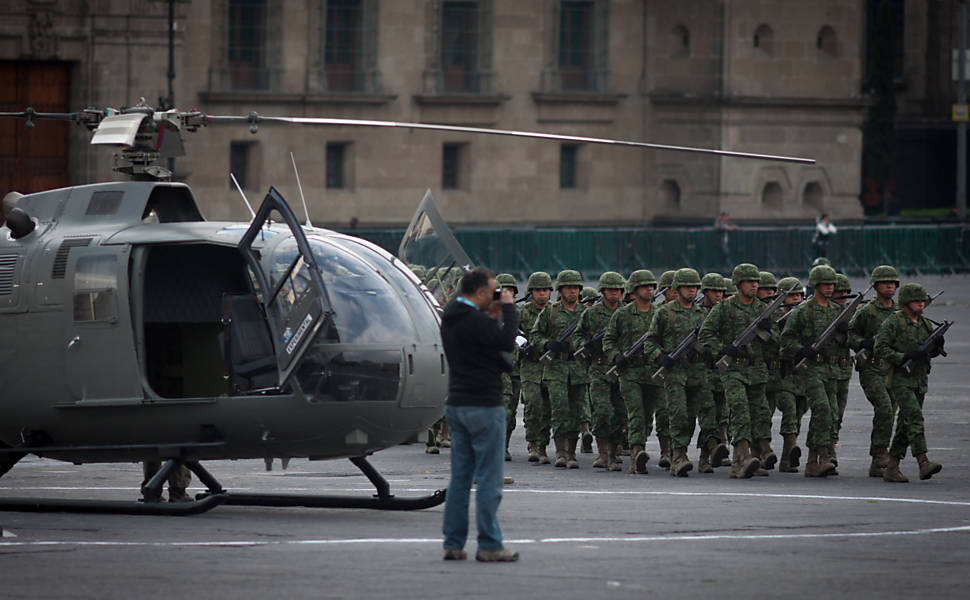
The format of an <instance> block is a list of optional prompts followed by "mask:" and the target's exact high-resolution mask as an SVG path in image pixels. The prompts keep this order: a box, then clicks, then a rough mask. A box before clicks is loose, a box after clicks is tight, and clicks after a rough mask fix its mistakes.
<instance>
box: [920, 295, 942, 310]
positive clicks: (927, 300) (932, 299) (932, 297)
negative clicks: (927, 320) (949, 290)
mask: <svg viewBox="0 0 970 600" xmlns="http://www.w3.org/2000/svg"><path fill="white" fill-rule="evenodd" d="M942 293H943V290H940V291H939V292H937V293H936V295H934V296H930V297H929V298H927V299H926V304H924V305H923V310H926V307H927V306H929V305H930V304H933V301H934V300H936V299H937V298H939V297H940V294H942Z"/></svg>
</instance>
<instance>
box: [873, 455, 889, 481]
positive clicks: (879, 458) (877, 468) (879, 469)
mask: <svg viewBox="0 0 970 600" xmlns="http://www.w3.org/2000/svg"><path fill="white" fill-rule="evenodd" d="M869 453H870V454H872V462H871V463H869V477H882V476H883V473H885V472H886V467H887V466H888V465H889V450H887V449H886V448H873V449H872V450H870V452H869Z"/></svg>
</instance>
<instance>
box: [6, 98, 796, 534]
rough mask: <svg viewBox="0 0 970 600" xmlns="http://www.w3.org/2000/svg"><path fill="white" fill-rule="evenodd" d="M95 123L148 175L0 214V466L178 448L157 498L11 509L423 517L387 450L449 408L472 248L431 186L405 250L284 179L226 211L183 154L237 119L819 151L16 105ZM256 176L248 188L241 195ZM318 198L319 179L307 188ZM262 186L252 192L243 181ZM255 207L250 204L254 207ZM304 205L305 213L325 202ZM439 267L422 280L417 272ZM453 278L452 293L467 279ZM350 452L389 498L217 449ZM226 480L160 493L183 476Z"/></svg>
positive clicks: (121, 161) (13, 202)
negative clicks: (315, 490)
mask: <svg viewBox="0 0 970 600" xmlns="http://www.w3.org/2000/svg"><path fill="white" fill-rule="evenodd" d="M0 118H18V119H23V120H25V121H26V125H27V127H31V126H32V125H33V121H34V120H35V119H58V120H68V121H72V122H75V123H77V124H79V125H82V126H85V127H87V128H88V129H89V130H90V131H92V132H93V135H92V138H91V144H92V145H109V146H115V147H118V148H120V151H119V152H118V153H117V154H116V155H115V170H116V171H118V172H121V173H124V174H127V175H129V176H130V177H131V180H130V181H121V182H108V183H95V184H89V185H80V186H74V187H67V188H61V189H54V190H48V191H42V192H38V193H32V194H27V195H23V194H19V193H17V192H10V193H8V194H7V195H6V196H5V197H4V199H3V217H4V223H3V228H2V229H0V381H3V385H4V396H3V398H2V399H0V476H2V475H3V474H5V473H6V472H8V471H9V470H10V469H11V468H13V467H14V466H15V465H16V463H17V462H18V461H19V460H20V459H21V458H23V457H24V456H27V455H29V454H32V455H36V456H38V457H44V458H50V459H55V460H60V461H66V462H71V463H75V464H84V463H91V462H144V461H161V462H162V467H161V469H160V470H159V471H158V472H157V473H156V474H155V475H154V476H153V477H152V478H151V479H150V481H149V482H148V483H147V485H145V486H144V490H143V498H142V499H141V501H114V500H110V501H109V500H84V499H78V500H50V499H41V498H0V510H17V511H73V512H106V513H124V514H168V515H187V514H197V513H200V512H204V511H207V510H210V509H212V508H214V507H216V506H219V505H221V504H230V505H232V504H235V505H261V506H306V507H343V508H373V509H385V510H411V509H421V508H428V507H431V506H435V505H438V504H440V503H441V502H443V501H444V491H443V490H439V491H437V492H435V493H434V494H431V495H429V496H424V497H419V498H398V497H395V496H394V495H393V494H391V492H390V487H389V485H388V483H387V481H386V480H385V479H384V478H383V477H382V476H381V474H380V473H379V472H378V471H377V470H376V469H375V468H374V467H373V466H372V465H371V464H370V463H369V462H368V460H367V456H369V455H371V454H373V453H374V452H377V451H379V450H381V449H384V448H387V447H390V446H394V445H397V444H400V443H403V442H405V441H408V440H409V439H412V438H413V437H414V436H415V435H416V434H418V433H419V432H423V431H425V430H426V429H427V427H428V426H429V425H430V424H432V423H434V422H435V421H436V420H437V419H439V418H440V416H441V414H442V410H443V405H444V402H445V399H446V395H447V378H448V370H447V362H446V359H445V356H444V351H443V348H442V344H441V338H440V334H439V325H440V316H439V313H440V310H441V303H442V302H444V301H445V300H447V298H448V294H449V290H446V289H444V288H445V287H446V286H447V285H448V282H449V281H450V282H451V283H452V284H453V283H454V282H455V280H456V279H457V276H459V275H460V273H461V272H463V270H464V269H467V268H469V267H470V265H471V260H470V259H469V258H468V256H467V254H466V253H465V252H464V250H463V249H462V248H461V246H460V244H459V243H458V242H457V240H456V239H455V238H454V235H453V234H452V233H451V231H450V229H449V228H448V226H447V224H446V223H445V222H444V219H443V218H442V217H441V215H440V213H439V212H438V210H437V208H436V206H435V204H434V199H433V197H432V195H431V193H430V190H429V191H428V193H427V194H426V195H425V197H424V199H423V200H422V202H421V204H420V205H419V207H418V209H417V211H416V212H415V215H414V217H413V218H412V220H411V222H410V224H409V226H408V228H407V230H406V232H405V234H404V237H403V239H402V242H401V244H400V247H399V250H398V255H397V256H395V255H393V254H391V253H390V252H388V251H386V250H384V249H382V248H381V247H379V246H377V245H376V244H373V243H371V242H368V241H366V240H363V239H360V238H357V237H353V236H350V235H345V234H341V233H338V232H335V231H331V230H328V229H322V228H316V227H313V226H312V225H311V224H310V218H309V212H308V211H307V214H306V223H305V224H301V223H300V221H299V219H298V218H297V216H296V214H295V213H294V211H293V210H292V209H291V207H290V205H289V204H288V203H287V201H286V200H285V199H284V198H283V196H282V195H281V194H280V192H279V191H278V190H277V189H276V188H274V187H270V189H269V190H268V192H267V194H266V196H265V198H264V200H263V202H262V204H261V205H260V206H259V207H258V209H256V210H252V208H250V211H251V214H252V219H251V221H249V222H246V223H237V222H212V221H207V220H205V218H204V217H203V215H202V212H201V210H200V209H199V205H198V203H197V201H196V198H195V197H194V195H193V193H192V190H191V189H190V188H189V186H187V185H185V184H183V183H178V182H173V181H170V179H171V176H172V173H171V172H170V171H168V170H167V169H165V168H164V167H162V166H160V165H159V164H157V163H158V161H159V160H160V159H164V158H170V157H173V156H179V155H182V154H184V146H183V142H182V133H183V132H194V131H197V130H199V129H200V128H203V127H207V126H212V125H219V124H244V125H248V126H249V127H250V129H251V131H252V132H253V133H256V132H257V130H258V127H259V126H260V125H261V124H299V125H323V126H326V125H355V126H361V127H405V128H412V129H432V130H447V131H464V132H468V133H481V134H496V135H506V136H524V137H538V138H545V139H555V140H573V141H584V142H590V143H601V144H618V145H627V146H634V147H642V148H654V149H666V150H677V151H686V152H706V153H712V154H719V155H726V156H740V157H744V158H757V159H768V160H784V161H793V162H813V161H812V159H806V158H797V157H784V156H772V155H763V154H750V153H743V152H733V151H727V150H719V149H698V148H689V147H679V146H665V145H658V144H649V143H644V142H625V141H620V140H607V139H599V138H584V137H578V136H563V135H557V134H546V133H534V132H518V131H506V130H493V129H483V128H471V127H460V126H447V125H435V124H425V123H398V122H388V121H361V120H352V119H324V118H307V117H266V116H261V115H258V114H256V113H251V114H249V115H246V116H216V115H207V114H204V113H201V112H199V111H178V110H176V109H170V110H165V111H156V110H154V109H152V108H150V107H146V106H143V105H136V106H134V107H130V108H127V109H121V110H116V109H85V110H82V111H79V112H76V113H38V112H35V111H33V110H32V109H29V108H28V109H27V110H25V111H23V112H19V113H0ZM241 191H242V190H240V192H241ZM301 194H302V188H301ZM243 197H244V199H245V196H243ZM247 205H248V200H247ZM305 206H306V205H305V201H304V208H305ZM414 265H422V266H424V267H425V268H424V275H423V277H421V278H419V277H418V276H417V275H415V273H414V270H412V267H413V266H414ZM450 293H453V290H450ZM272 457H281V458H287V459H288V458H296V457H304V458H309V459H310V460H324V459H342V458H348V459H350V460H351V462H353V464H354V465H356V466H357V467H358V468H359V469H360V470H361V471H362V472H363V473H364V474H365V475H366V476H367V478H368V479H369V480H370V481H371V483H372V484H373V485H374V486H375V488H376V491H377V493H376V495H375V496H374V497H371V498H361V497H346V496H322V495H300V496H295V495H281V494H249V493H237V492H233V491H230V490H226V489H224V488H223V487H222V485H221V484H220V483H219V482H218V480H217V479H216V478H215V477H214V476H213V475H212V474H211V473H209V471H207V470H206V469H205V468H204V467H203V466H202V464H201V463H202V461H211V460H224V459H253V458H263V459H264V460H265V459H271V458H272ZM180 466H185V467H186V468H188V469H189V470H190V471H191V472H192V473H194V474H195V475H196V476H197V477H198V478H199V480H200V481H201V482H202V483H203V484H204V485H205V486H206V488H207V491H206V492H205V493H203V494H199V495H198V496H197V497H196V499H195V500H194V501H190V502H185V503H163V502H160V501H159V499H160V496H161V488H162V485H163V483H164V481H165V479H166V478H167V477H168V476H169V475H170V474H171V473H172V472H173V470H174V469H176V468H178V467H180Z"/></svg>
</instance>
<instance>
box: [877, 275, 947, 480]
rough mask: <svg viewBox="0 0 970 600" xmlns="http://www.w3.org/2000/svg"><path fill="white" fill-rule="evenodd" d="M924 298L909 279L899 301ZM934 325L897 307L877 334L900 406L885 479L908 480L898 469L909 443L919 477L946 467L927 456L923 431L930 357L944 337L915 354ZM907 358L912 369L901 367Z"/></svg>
mask: <svg viewBox="0 0 970 600" xmlns="http://www.w3.org/2000/svg"><path fill="white" fill-rule="evenodd" d="M925 299H926V291H925V290H924V289H923V286H921V285H918V284H915V283H907V284H906V285H904V286H903V287H901V288H900V289H899V305H900V306H901V307H902V308H906V307H908V306H909V305H910V303H911V302H914V301H916V300H924V301H925ZM933 329H934V327H933V325H932V324H930V322H929V321H928V320H927V319H926V317H924V316H922V315H919V316H917V317H916V320H915V321H914V320H913V319H911V318H910V317H909V315H907V314H906V312H905V311H904V310H898V311H896V312H894V313H893V314H892V316H890V317H888V318H887V319H885V320H884V321H883V322H882V325H880V326H879V333H877V334H876V342H875V353H876V356H878V357H879V358H880V359H882V360H884V361H886V362H888V363H889V364H891V365H892V394H893V398H895V399H896V403H897V405H898V406H899V417H898V418H897V420H896V433H895V435H894V436H893V441H892V446H891V447H890V448H889V456H890V462H889V465H888V466H887V467H886V470H885V473H884V474H883V479H885V480H887V481H897V482H905V481H906V478H905V477H904V476H903V475H902V473H900V472H899V461H901V460H902V459H903V458H905V457H906V448H907V447H909V448H910V450H911V452H912V454H913V456H914V457H916V459H917V461H918V462H919V477H920V479H929V478H930V477H932V476H933V475H934V474H936V473H938V472H939V471H940V470H941V469H942V468H943V466H942V465H940V464H938V463H934V462H931V461H930V460H929V459H928V458H927V457H926V436H925V434H924V432H923V399H924V398H925V397H926V383H927V376H928V375H929V372H930V361H929V359H930V358H932V357H934V356H936V355H937V354H939V353H940V352H941V351H942V349H943V345H942V340H941V341H940V343H939V344H938V345H937V346H936V347H935V348H934V349H933V350H931V351H930V352H929V354H928V355H926V354H923V355H921V356H916V355H914V351H916V350H917V347H918V346H919V345H920V344H921V343H922V342H923V340H925V339H926V338H927V337H929V335H930V334H931V333H932V332H933ZM908 359H913V360H914V365H913V370H912V373H906V371H904V370H903V369H902V365H903V363H905V362H906V361H907V360H908Z"/></svg>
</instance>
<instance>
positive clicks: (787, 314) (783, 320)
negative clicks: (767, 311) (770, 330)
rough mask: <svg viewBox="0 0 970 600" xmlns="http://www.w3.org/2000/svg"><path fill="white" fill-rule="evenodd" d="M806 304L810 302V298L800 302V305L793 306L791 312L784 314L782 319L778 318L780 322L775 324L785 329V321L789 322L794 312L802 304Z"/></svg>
mask: <svg viewBox="0 0 970 600" xmlns="http://www.w3.org/2000/svg"><path fill="white" fill-rule="evenodd" d="M806 302H808V298H806V299H804V300H802V301H801V302H799V303H798V304H796V305H794V306H792V307H791V310H789V311H788V312H786V313H785V314H783V315H781V316H780V317H778V320H777V321H775V324H776V325H778V326H780V327H784V326H785V321H787V320H788V317H790V316H791V314H792V313H793V312H795V309H796V308H798V307H799V306H801V305H802V304H805V303H806Z"/></svg>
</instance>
